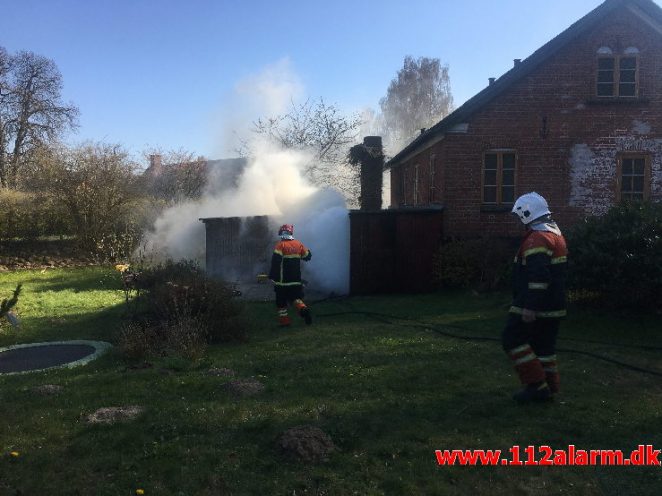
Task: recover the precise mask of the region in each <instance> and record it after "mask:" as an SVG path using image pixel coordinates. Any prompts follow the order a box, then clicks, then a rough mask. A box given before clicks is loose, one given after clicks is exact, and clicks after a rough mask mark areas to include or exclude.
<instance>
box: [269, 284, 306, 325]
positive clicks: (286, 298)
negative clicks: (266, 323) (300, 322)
mask: <svg viewBox="0 0 662 496" xmlns="http://www.w3.org/2000/svg"><path fill="white" fill-rule="evenodd" d="M274 290H275V291H276V307H278V322H279V323H280V325H282V326H287V325H290V323H291V321H290V316H289V315H288V314H287V306H288V305H290V304H292V305H294V308H296V310H297V312H298V313H299V314H301V311H302V310H303V309H304V308H306V304H305V303H304V302H303V285H301V284H295V285H292V286H279V285H275V286H274Z"/></svg>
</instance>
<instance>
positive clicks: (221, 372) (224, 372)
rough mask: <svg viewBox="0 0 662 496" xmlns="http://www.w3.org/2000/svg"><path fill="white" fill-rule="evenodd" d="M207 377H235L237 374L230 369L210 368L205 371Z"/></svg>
mask: <svg viewBox="0 0 662 496" xmlns="http://www.w3.org/2000/svg"><path fill="white" fill-rule="evenodd" d="M207 375H213V376H216V377H235V376H236V375H237V373H236V372H235V371H234V370H232V369H225V368H217V367H212V368H210V369H209V370H208V371H207Z"/></svg>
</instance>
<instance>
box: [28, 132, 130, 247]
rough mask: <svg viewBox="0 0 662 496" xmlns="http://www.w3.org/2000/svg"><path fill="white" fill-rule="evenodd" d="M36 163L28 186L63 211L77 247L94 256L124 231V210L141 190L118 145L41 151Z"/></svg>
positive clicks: (90, 145)
mask: <svg viewBox="0 0 662 496" xmlns="http://www.w3.org/2000/svg"><path fill="white" fill-rule="evenodd" d="M38 162H39V164H40V167H39V169H38V171H37V172H36V174H35V175H36V177H35V178H33V180H32V182H31V183H32V185H33V187H35V188H38V189H39V190H40V191H42V192H43V193H45V194H50V195H52V196H53V198H54V199H55V201H56V202H58V203H60V204H62V205H63V206H64V207H65V208H66V209H67V211H68V212H69V215H70V216H71V219H72V221H73V224H74V226H75V229H76V234H77V237H78V241H79V243H80V245H81V247H82V248H84V249H86V250H88V251H90V252H99V251H100V250H101V249H102V248H104V243H106V242H107V239H108V238H109V237H112V236H116V234H117V233H118V229H119V230H121V228H124V227H126V224H127V221H128V219H129V217H128V216H129V214H130V212H129V207H130V206H131V204H132V202H134V201H137V200H138V199H139V197H140V195H141V192H140V191H139V188H138V187H137V184H136V175H135V174H134V172H135V169H136V166H135V164H134V163H133V162H132V161H131V160H130V159H129V158H128V155H127V153H126V152H125V151H124V150H123V149H122V148H121V147H120V146H119V145H109V144H101V143H95V144H85V145H81V146H78V147H76V148H65V147H57V148H56V147H52V148H49V149H42V155H41V156H40V157H39V160H38Z"/></svg>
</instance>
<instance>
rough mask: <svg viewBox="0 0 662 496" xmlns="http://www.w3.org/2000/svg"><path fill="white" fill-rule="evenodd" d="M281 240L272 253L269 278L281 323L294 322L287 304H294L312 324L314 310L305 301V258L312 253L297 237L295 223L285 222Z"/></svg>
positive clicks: (279, 231)
mask: <svg viewBox="0 0 662 496" xmlns="http://www.w3.org/2000/svg"><path fill="white" fill-rule="evenodd" d="M278 236H279V237H280V241H279V242H278V243H277V244H276V247H275V248H274V252H273V254H272V256H271V270H270V271H269V279H271V280H272V281H273V282H274V289H275V291H276V307H277V308H278V322H279V324H280V325H281V326H282V327H287V326H289V325H290V324H291V323H292V322H291V320H290V317H289V315H288V314H287V306H288V305H289V304H293V305H294V307H295V308H296V310H297V312H298V313H299V315H300V316H301V317H302V318H303V319H304V321H305V322H306V324H307V325H310V324H311V323H312V321H313V320H312V315H311V313H310V309H309V308H308V307H307V306H306V304H305V303H304V302H303V281H302V280H301V260H304V261H306V262H307V261H308V260H310V258H311V256H312V255H311V253H310V250H309V249H308V248H306V247H305V246H304V244H303V243H302V242H301V241H299V240H297V239H294V226H293V225H292V224H283V225H282V226H280V228H279V229H278Z"/></svg>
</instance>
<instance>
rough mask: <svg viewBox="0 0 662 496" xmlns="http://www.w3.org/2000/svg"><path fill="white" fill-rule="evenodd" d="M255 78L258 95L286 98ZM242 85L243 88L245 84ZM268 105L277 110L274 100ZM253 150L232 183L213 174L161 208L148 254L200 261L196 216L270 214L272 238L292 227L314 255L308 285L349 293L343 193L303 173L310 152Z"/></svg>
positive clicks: (260, 146)
mask: <svg viewBox="0 0 662 496" xmlns="http://www.w3.org/2000/svg"><path fill="white" fill-rule="evenodd" d="M270 71H271V70H270ZM270 74H271V72H270ZM254 79H255V80H257V81H259V84H258V85H256V87H255V91H256V92H258V93H260V94H261V95H265V94H266V95H268V96H269V98H274V95H278V97H279V98H282V97H284V96H285V94H286V92H284V91H283V90H282V88H283V84H282V83H281V82H278V81H277V82H275V83H274V85H273V87H274V88H276V90H271V89H270V88H271V87H270V86H269V85H268V84H267V83H266V82H265V79H264V78H263V77H258V78H254ZM241 87H242V91H246V89H245V88H246V84H243V85H242V86H241ZM269 98H268V99H269ZM254 101H255V100H254ZM269 101H270V100H269ZM270 105H271V107H272V108H275V107H277V102H271V103H270ZM251 150H253V156H252V157H250V158H249V159H248V163H247V166H246V168H245V169H244V170H243V171H242V173H241V175H240V177H239V179H238V181H237V183H236V184H237V185H236V187H231V188H228V185H227V183H223V184H220V183H219V182H218V181H217V178H219V177H223V175H222V174H220V175H215V174H212V175H210V180H209V182H208V185H207V188H206V191H205V193H204V195H203V197H202V198H201V199H199V200H196V201H190V202H186V203H182V204H179V205H176V206H174V207H172V208H169V209H168V210H166V211H165V212H163V214H162V215H161V216H160V217H159V219H158V220H157V221H156V222H155V224H154V227H153V229H152V230H151V231H150V232H149V233H147V235H146V243H145V250H146V252H147V253H148V256H152V257H154V258H162V259H163V258H171V259H173V260H180V259H194V260H197V261H199V262H200V263H201V264H203V263H204V259H205V228H204V224H203V223H202V222H200V220H199V219H200V218H209V217H249V216H258V215H269V216H270V224H271V230H272V232H273V241H274V242H275V241H276V240H277V236H276V234H277V232H276V230H277V227H278V225H280V224H281V223H289V224H294V225H295V236H296V237H297V238H298V239H301V240H302V241H303V242H304V244H306V245H307V246H308V247H309V248H310V249H311V251H312V253H313V259H312V260H311V261H310V262H309V263H307V264H304V278H306V279H307V280H308V281H309V283H310V286H309V287H310V288H312V289H315V290H318V291H325V292H335V293H338V294H343V293H346V292H348V289H349V218H348V215H347V208H346V206H345V202H344V199H343V197H342V195H341V194H340V193H338V192H336V191H333V190H328V189H327V190H321V189H318V188H316V187H315V186H313V185H311V184H310V183H309V182H308V181H307V180H306V179H305V178H304V177H303V175H302V173H301V171H302V170H303V168H304V166H305V165H306V164H307V163H309V161H310V160H311V156H312V155H308V154H306V153H303V152H300V151H294V150H282V149H279V148H277V147H276V146H275V145H273V144H271V143H264V142H262V143H255V142H254V143H252V144H251Z"/></svg>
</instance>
